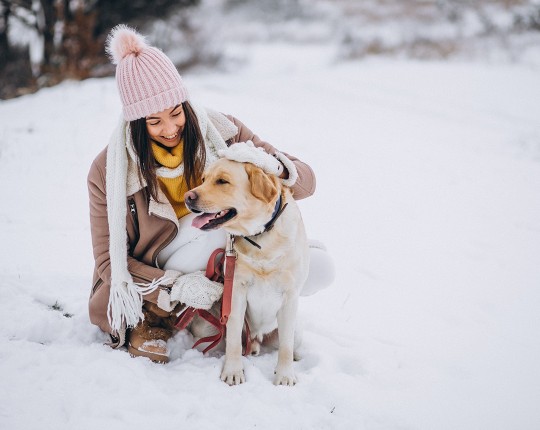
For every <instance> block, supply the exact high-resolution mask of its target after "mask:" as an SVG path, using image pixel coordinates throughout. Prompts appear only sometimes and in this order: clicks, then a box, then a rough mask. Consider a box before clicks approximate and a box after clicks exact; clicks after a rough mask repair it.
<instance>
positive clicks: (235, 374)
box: [221, 363, 246, 385]
mask: <svg viewBox="0 0 540 430" xmlns="http://www.w3.org/2000/svg"><path fill="white" fill-rule="evenodd" d="M221 380H222V381H223V382H225V383H226V384H228V385H240V384H243V383H244V382H246V377H245V375H244V369H243V367H242V363H240V364H239V365H238V364H236V365H231V364H229V363H225V366H223V370H222V371H221Z"/></svg>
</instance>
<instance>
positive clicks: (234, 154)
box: [218, 140, 286, 177]
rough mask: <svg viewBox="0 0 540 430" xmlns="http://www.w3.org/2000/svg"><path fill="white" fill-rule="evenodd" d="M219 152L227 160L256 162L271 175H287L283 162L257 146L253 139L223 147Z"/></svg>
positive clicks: (255, 163)
mask: <svg viewBox="0 0 540 430" xmlns="http://www.w3.org/2000/svg"><path fill="white" fill-rule="evenodd" d="M218 154H219V156H220V157H221V158H226V159H227V160H232V161H238V162H240V163H251V164H254V165H255V166H257V167H260V168H261V169H263V170H264V171H265V172H266V173H268V174H270V175H276V176H278V177H286V172H285V168H284V167H283V164H281V162H280V161H279V160H278V159H277V158H276V157H274V156H272V155H270V154H269V153H268V152H266V151H265V150H264V149H263V148H258V147H256V146H255V145H254V144H253V142H252V141H251V140H248V141H247V142H238V143H235V144H233V145H231V146H229V147H228V148H227V149H221V150H220V151H218Z"/></svg>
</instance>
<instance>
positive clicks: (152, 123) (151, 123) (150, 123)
mask: <svg viewBox="0 0 540 430" xmlns="http://www.w3.org/2000/svg"><path fill="white" fill-rule="evenodd" d="M158 124H159V121H158V122H149V123H148V125H158Z"/></svg>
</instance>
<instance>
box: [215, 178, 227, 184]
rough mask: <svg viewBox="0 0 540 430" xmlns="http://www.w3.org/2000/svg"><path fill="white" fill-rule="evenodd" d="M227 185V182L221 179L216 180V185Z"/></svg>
mask: <svg viewBox="0 0 540 430" xmlns="http://www.w3.org/2000/svg"><path fill="white" fill-rule="evenodd" d="M228 183H229V181H226V180H225V179H223V178H219V179H216V184H218V185H225V184H228Z"/></svg>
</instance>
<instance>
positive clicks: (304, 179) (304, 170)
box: [226, 115, 316, 200]
mask: <svg viewBox="0 0 540 430" xmlns="http://www.w3.org/2000/svg"><path fill="white" fill-rule="evenodd" d="M226 116H227V118H228V119H229V120H231V121H232V122H233V123H234V125H236V127H238V133H237V134H236V136H234V137H233V138H232V143H237V142H246V141H248V140H251V141H252V142H253V143H254V145H255V146H260V147H263V148H264V149H265V151H266V152H268V153H269V154H271V155H274V153H275V152H277V151H279V150H278V149H276V148H274V147H273V146H272V145H270V144H269V143H268V142H265V141H263V140H262V139H261V138H259V136H257V135H256V134H255V133H253V132H252V131H251V130H250V129H249V128H248V127H246V126H245V125H244V124H243V123H242V122H241V121H239V120H238V119H237V118H235V117H233V116H231V115H226ZM279 152H281V151H279ZM283 155H285V156H286V157H287V158H288V159H289V160H291V161H292V162H293V163H294V165H295V166H296V170H297V171H298V179H297V180H296V183H295V184H294V185H293V186H292V191H293V195H294V198H295V199H296V200H301V199H305V198H306V197H309V196H312V195H313V193H314V192H315V187H316V180H315V173H314V172H313V170H312V169H311V167H309V166H308V165H307V164H306V163H304V162H303V161H301V160H299V159H298V158H296V157H295V156H293V155H289V154H287V153H285V152H283Z"/></svg>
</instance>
